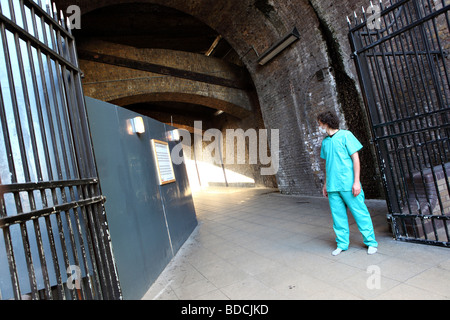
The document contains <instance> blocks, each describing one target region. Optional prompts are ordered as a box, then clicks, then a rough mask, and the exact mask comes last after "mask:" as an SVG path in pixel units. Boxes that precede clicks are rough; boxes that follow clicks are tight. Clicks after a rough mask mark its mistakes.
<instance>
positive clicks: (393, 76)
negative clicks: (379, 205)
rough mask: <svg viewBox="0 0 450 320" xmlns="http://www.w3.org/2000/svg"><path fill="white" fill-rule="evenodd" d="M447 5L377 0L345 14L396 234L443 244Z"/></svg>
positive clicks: (449, 137)
mask: <svg viewBox="0 0 450 320" xmlns="http://www.w3.org/2000/svg"><path fill="white" fill-rule="evenodd" d="M447 2H448V1H447ZM449 9H450V6H449V5H448V4H446V1H444V0H402V1H397V2H393V1H391V3H390V5H389V6H388V7H386V8H385V7H383V6H382V4H381V2H380V3H376V4H368V7H367V8H366V10H363V13H362V17H361V16H360V17H357V15H356V13H355V14H354V17H352V20H353V21H352V22H351V21H350V20H349V19H348V22H349V27H350V31H349V38H350V44H351V46H352V51H353V54H352V58H353V59H354V61H355V64H356V68H357V72H358V76H359V80H360V84H361V88H362V92H363V96H364V100H365V101H364V102H365V105H366V108H367V112H368V114H369V118H370V121H371V124H372V134H373V141H374V143H375V145H376V149H377V152H378V160H379V165H380V169H381V173H382V180H383V183H384V187H385V191H386V199H387V203H388V207H389V211H390V213H389V215H388V218H389V219H390V222H391V226H392V230H393V233H394V236H395V238H396V239H398V240H404V241H413V242H420V243H426V244H433V245H441V246H446V247H449V246H450V235H449V219H450V196H449V190H450V187H449V174H450V122H449V119H450V108H449V107H450V104H449V102H450V80H449V77H450V76H449V71H450V65H449V52H450V32H449V31H450V23H449V16H448V11H449ZM364 11H365V13H364Z"/></svg>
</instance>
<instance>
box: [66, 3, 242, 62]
mask: <svg viewBox="0 0 450 320" xmlns="http://www.w3.org/2000/svg"><path fill="white" fill-rule="evenodd" d="M82 21H83V22H82V23H83V27H82V28H81V29H80V30H74V35H75V37H76V38H77V39H87V38H100V39H102V40H105V41H109V42H113V43H118V44H124V45H128V46H133V47H136V48H155V49H171V50H179V51H187V52H194V53H200V54H206V53H207V52H208V50H209V49H210V48H211V46H212V45H213V43H214V41H215V40H216V38H217V37H218V36H219V34H218V33H217V32H216V31H214V30H213V29H211V28H210V27H208V26H207V25H206V24H204V23H203V22H201V21H199V20H198V19H196V18H194V17H192V16H190V15H188V14H186V13H183V12H180V11H178V10H175V9H172V8H168V7H164V6H160V5H156V4H150V3H127V4H116V5H111V6H106V7H103V8H100V9H97V10H94V11H91V12H88V13H86V14H85V15H83V20H82ZM210 56H212V57H218V58H224V57H225V58H226V59H228V61H231V62H234V63H239V59H236V56H237V55H236V53H235V51H234V50H233V49H232V47H231V46H230V45H229V44H228V43H227V42H226V40H225V39H220V41H219V43H218V45H217V47H216V48H215V50H214V51H213V52H212V53H211V54H210Z"/></svg>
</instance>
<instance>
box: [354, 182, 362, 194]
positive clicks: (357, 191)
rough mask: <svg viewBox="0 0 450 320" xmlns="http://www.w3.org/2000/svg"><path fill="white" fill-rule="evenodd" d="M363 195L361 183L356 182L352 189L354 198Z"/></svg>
mask: <svg viewBox="0 0 450 320" xmlns="http://www.w3.org/2000/svg"><path fill="white" fill-rule="evenodd" d="M360 193H361V183H359V182H355V183H354V184H353V187H352V194H353V196H354V197H356V196H358V195H359V194H360Z"/></svg>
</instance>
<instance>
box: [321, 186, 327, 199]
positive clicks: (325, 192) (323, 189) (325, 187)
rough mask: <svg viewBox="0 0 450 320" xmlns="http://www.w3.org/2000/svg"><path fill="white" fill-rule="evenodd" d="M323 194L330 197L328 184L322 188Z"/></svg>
mask: <svg viewBox="0 0 450 320" xmlns="http://www.w3.org/2000/svg"><path fill="white" fill-rule="evenodd" d="M322 194H323V196H324V197H325V198H328V192H327V185H326V184H324V185H323V188H322Z"/></svg>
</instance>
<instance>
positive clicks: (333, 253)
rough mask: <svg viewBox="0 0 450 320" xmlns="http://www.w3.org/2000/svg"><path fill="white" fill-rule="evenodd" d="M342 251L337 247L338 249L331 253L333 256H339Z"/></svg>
mask: <svg viewBox="0 0 450 320" xmlns="http://www.w3.org/2000/svg"><path fill="white" fill-rule="evenodd" d="M341 252H342V249H339V248H336V250H334V251H333V252H332V253H331V255H332V256H337V255H338V254H339V253H341Z"/></svg>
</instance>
